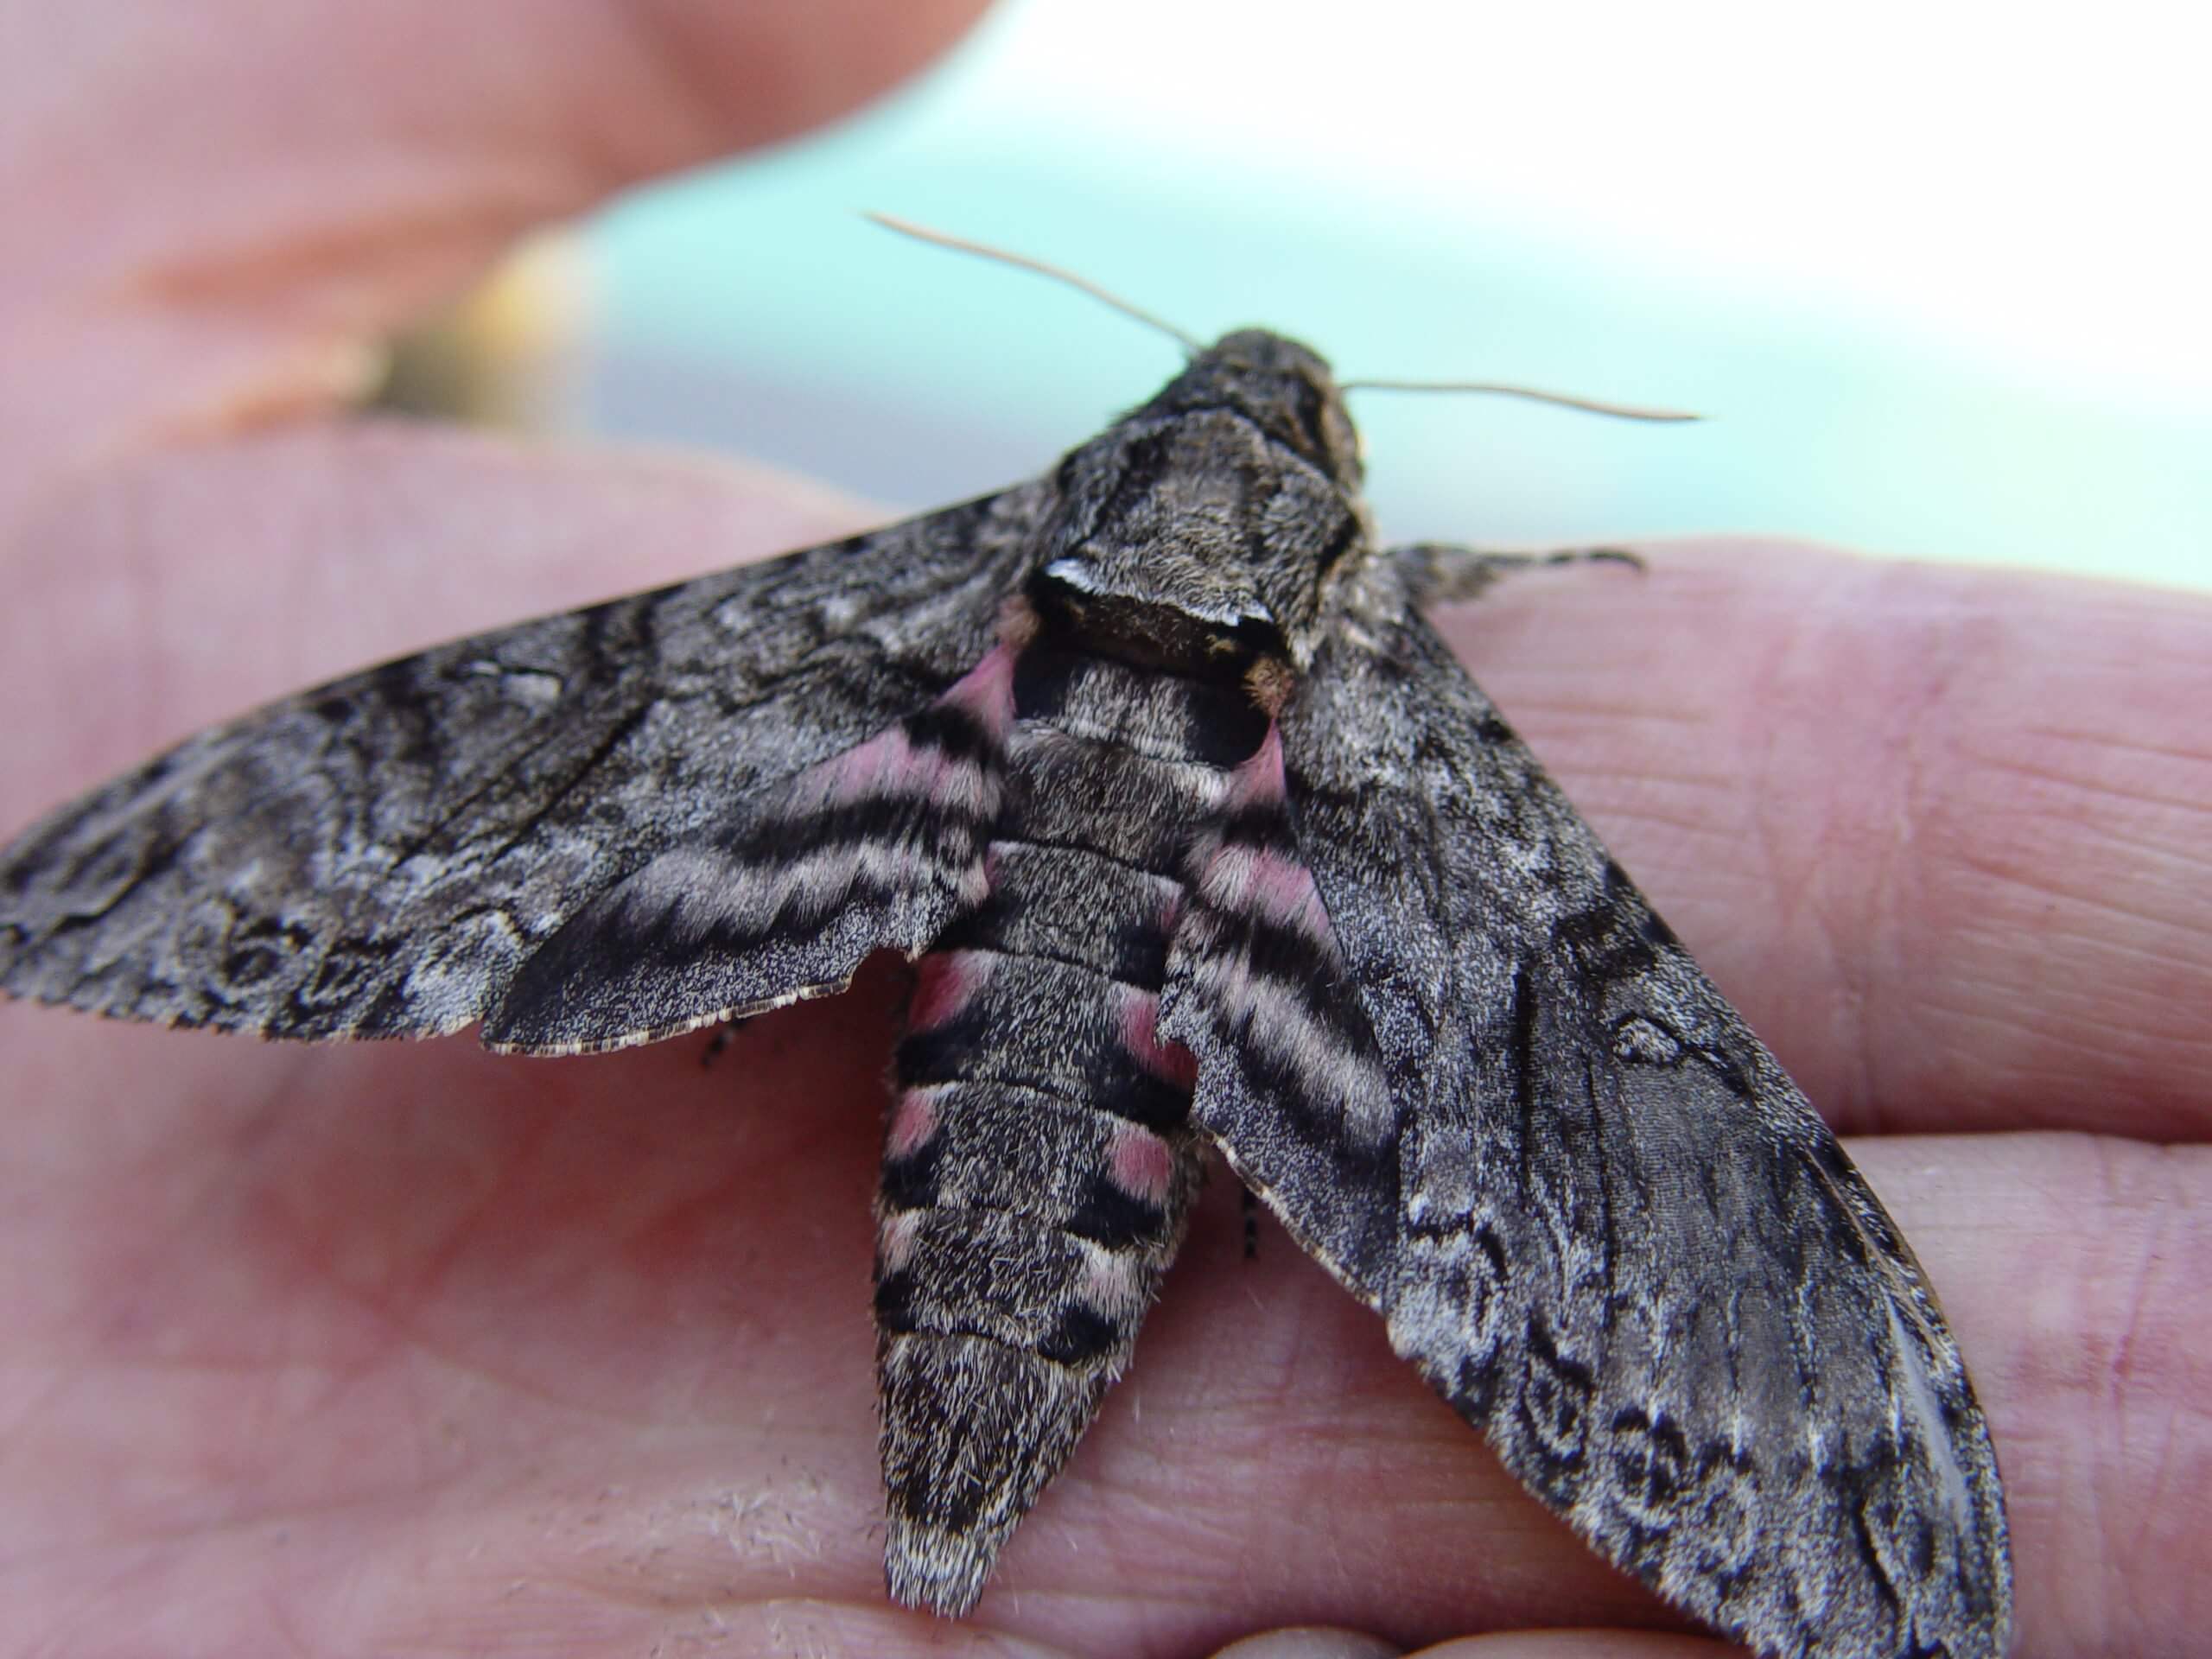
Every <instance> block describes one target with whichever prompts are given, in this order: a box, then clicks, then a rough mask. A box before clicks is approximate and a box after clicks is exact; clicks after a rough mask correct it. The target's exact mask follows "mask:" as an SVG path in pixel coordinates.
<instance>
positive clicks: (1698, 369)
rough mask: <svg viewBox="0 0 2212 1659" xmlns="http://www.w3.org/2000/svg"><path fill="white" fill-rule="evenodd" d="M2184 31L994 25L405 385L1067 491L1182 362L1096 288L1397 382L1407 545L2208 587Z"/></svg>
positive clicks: (1039, 13)
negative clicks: (1034, 263) (1433, 384)
mask: <svg viewBox="0 0 2212 1659" xmlns="http://www.w3.org/2000/svg"><path fill="white" fill-rule="evenodd" d="M2203 27H2204V25H2203V24H2202V22H2201V21H2199V20H2198V19H2197V18H2196V15H2195V14H2194V13H2192V12H2190V11H2187V10H2184V9H2181V8H2177V7H2173V6H2171V5H2170V4H2161V5H2153V4H2148V3H2142V0H2114V3H2107V4H2106V5H2103V6H2101V7H2099V8H2095V9H2093V10H2092V9H2049V10H2037V9H2026V8H2017V7H2011V6H1997V5H1978V4H1962V3H1956V4H1946V3H1942V0H1933V3H1922V4H1917V5H1897V4H1889V3H1880V0H1878V3H1872V4H1866V5H1861V6H1858V7H1853V8H1848V9H1844V10H1835V9H1825V8H1824V9H1820V10H1815V9H1812V8H1803V7H1777V6H1774V5H1772V4H1770V3H1768V4H1758V5H1751V4H1726V3H1702V0H1697V3H1672V4H1669V5H1667V6H1663V7H1659V6H1636V7H1631V6H1626V5H1613V4H1603V5H1599V4H1591V3H1580V4H1576V3H1563V4H1554V5H1548V6H1535V7H1512V8H1508V7H1501V6H1488V5H1485V6H1448V7H1447V6H1442V5H1438V4H1435V3H1433V0H1420V3H1416V0H1365V3H1363V4H1362V5H1359V6H1357V7H1351V8H1345V7H1340V6H1338V7H1326V8H1324V7H1319V6H1300V5H1292V4H1281V3H1276V4H1268V5H1262V4H1257V3H1254V4H1242V3H1225V0H1224V3H1217V4H1194V3H1192V0H1176V3H1169V0H1121V3H1118V4H1116V5H1115V6H1112V7H1102V6H1077V5H1071V4H1066V3H1053V0H1008V3H1003V4H1001V6H1000V7H999V8H998V10H996V11H995V13H994V14H993V15H992V16H990V17H989V18H988V19H987V20H986V21H985V22H984V24H983V26H982V29H981V30H980V31H979V32H978V33H977V34H976V35H972V36H971V37H970V38H969V40H968V41H966V42H965V43H964V44H963V46H962V47H961V48H958V49H957V51H956V52H955V53H954V54H953V55H952V56H951V57H950V58H948V59H947V60H944V62H943V63H942V64H941V65H940V66H939V67H938V68H937V69H936V70H935V71H934V72H932V73H931V74H930V75H928V76H927V77H925V79H923V80H921V81H919V82H918V83H915V84H913V85H912V86H909V87H908V88H906V89H905V90H904V91H902V92H900V93H899V94H898V95H896V96H895V97H893V99H889V100H887V101H886V102H884V103H882V104H880V105H876V106H875V107H874V108H873V109H871V110H868V111H864V112H863V113H861V115H860V116H858V117H856V118H853V119H850V120H849V121H847V122H846V123H844V124H842V125H841V126H840V127H838V128H836V129H834V130H830V131H828V132H825V133H823V134H820V135H818V136H816V137H810V139H808V140H806V141H804V142H803V143H798V144H795V145H792V146H790V147H788V148H786V149H782V150H780V151H776V152H771V153H766V154H763V155H760V156H753V157H751V158H748V159H746V160H744V161H742V162H736V163H733V164H731V165H729V166H727V167H723V168H716V169H714V170H711V171H708V172H703V173H701V174H698V175H694V176H691V177H689V178H685V179H683V180H679V181H674V182H672V183H671V184H668V185H664V186H662V187H660V188H655V189H653V190H651V191H649V192H645V193H641V194H637V195H635V196H634V197H632V198H631V199H628V200H625V201H623V202H621V203H619V204H618V205H616V206H615V207H613V209H612V210H611V211H609V212H607V213H604V214H603V215H601V216H600V217H599V218H598V219H596V220H594V222H592V223H590V224H588V225H586V226H581V227H579V228H577V229H576V230H575V232H569V233H564V234H563V235H561V236H558V237H554V238H547V239H545V240H544V241H543V242H541V243H539V244H537V245H533V246H531V248H528V249H525V250H524V251H523V252H522V253H521V254H520V255H518V257H517V259H516V260H515V262H514V263H513V264H512V265H511V266H510V267H509V268H508V269H507V270H505V271H504V272H502V273H501V274H500V276H499V277H498V278H496V279H495V280H494V281H493V283H491V284H489V285H488V286H487V288H486V289H485V290H484V291H483V292H482V293H480V294H479V295H477V296H473V297H472V299H471V300H470V301H469V302H467V304H465V305H464V306H463V307H462V308H460V309H459V310H458V311H456V313H455V314H454V317H453V318H451V319H449V320H448V322H447V323H446V324H445V325H443V326H442V327H440V328H439V329H437V330H435V331H432V333H431V334H429V335H427V336H426V337H425V338H424V339H423V340H417V341H416V342H414V343H412V344H411V345H410V347H409V349H408V350H407V351H406V352H404V353H403V354H402V356H401V358H400V359H399V365H398V369H397V375H396V379H395V384H394V387H393V391H392V397H393V399H394V401H396V402H399V403H402V404H410V403H411V404H420V405H427V406H435V407H441V408H454V407H462V408H467V409H472V410H474V411H475V412H477V413H479V414H480V415H483V416H486V417H488V418H496V419H501V420H504V421H507V422H509V423H516V424H522V425H525V426H531V427H536V428H540V429H555V430H565V431H582V432H589V433H593V434H599V435H609V436H613V437H616V438H620V439H625V440H631V441H645V442H680V443H683V444H688V445H706V446H713V447H717V448H727V449H732V450H738V451H742V452H744V453H746V454H751V455H753V456H757V457H760V458H763V459H766V460H768V461H775V462H779V463H781V464H783V465H785V466H788V467H791V468H794V469H796V470H799V471H803V472H805V473H808V474H813V475H815V476H817V477H819V478H822V479H823V480H828V481H829V482H831V483H833V484H836V485H838V486H842V487H843V488H845V489H847V490H849V491H851V492H853V493H857V494H860V495H862V496H866V497H870V498H873V499H875V500H877V501H880V503H882V504H883V505H885V506H886V507H887V509H891V510H893V511H899V510H906V509H920V508H925V507H929V506H933V505H944V504H946V503H950V502H951V501H953V500H956V499H961V498H963V497H965V496H969V495H972V494H976V493H981V492H982V491H984V490H987V489H990V488H993V487H995V486H999V485H1002V484H1005V483H1007V482H1009V481H1011V480H1014V479H1017V478H1020V477H1023V476H1026V475H1028V474H1033V473H1036V472H1038V471H1039V470H1041V469H1042V468H1044V467H1046V466H1047V465H1049V464H1050V462H1051V461H1052V458H1053V457H1055V456H1056V455H1058V454H1059V453H1060V452H1061V451H1062V450H1064V449H1065V448H1068V447H1070V446H1071V444H1073V443H1075V442H1079V441H1080V440H1081V439H1083V438H1084V437H1086V436H1088V435H1090V434H1091V433H1092V432H1094V431H1096V429H1098V427H1099V426H1100V425H1102V424H1103V423H1104V422H1105V421H1106V420H1107V419H1108V418H1109V417H1110V416H1113V415H1114V414H1115V413H1116V412H1117V411H1119V410H1122V409H1125V408H1127V407H1128V406H1129V405H1131V404H1135V403H1138V402H1141V400H1142V399H1143V398H1145V397H1147V396H1148V395H1149V394H1150V393H1151V392H1152V391H1154V389H1156V387H1157V386H1158V385H1159V384H1160V383H1161V382H1162V381H1164V380H1165V379H1166V378H1167V377H1168V376H1169V375H1170V374H1171V373H1172V372H1173V371H1174V369H1175V367H1176V365H1177V363H1178V361H1179V358H1178V353H1177V348H1176V347H1175V346H1174V345H1173V342H1172V341H1170V340H1166V339H1165V338H1164V337H1161V336H1158V335H1155V334H1151V333H1149V332H1147V330H1145V329H1143V328H1141V327H1138V326H1137V325H1135V324H1134V323H1132V322H1130V321H1128V320H1126V319H1124V318H1122V317H1121V316H1118V315H1115V314H1114V313H1112V312H1111V311H1109V310H1108V309H1106V308H1103V307H1101V306H1099V305H1096V303H1093V302H1090V301H1087V300H1085V299H1084V297H1082V296H1080V295H1077V294H1076V293H1073V292H1071V291H1070V290H1068V289H1063V288H1060V287H1058V286H1057V285H1054V284H1052V283H1046V282H1044V281H1042V280H1039V278H1037V277H1030V276H1026V275H1024V274H1022V273H1020V272H1017V271H1014V270H1007V269H1004V268H1001V267H997V266H994V265H990V264H984V263H982V262H979V261H976V260H974V259H969V258H963V257H959V256H957V255H953V254H950V253H945V252H940V251H935V250H932V249H930V248H926V247H923V246H921V245H917V244H914V243H911V242H908V241H906V240H904V239H901V238H897V237H894V236H893V235H891V234H889V233H887V232H884V231H881V230H879V229H876V228H874V227H873V226H868V225H867V224H865V223H863V222H862V221H861V219H860V218H859V216H858V215H859V212H860V210H861V209H863V208H876V209H880V210H883V211H886V212H889V213H898V214H901V215H904V216H906V217H909V218H912V219H920V220H923V221H925V222H926V223H929V224H931V225H935V226H940V227H942V228H944V229H947V230H950V231H953V232H957V233H959V234H962V235H963V236H968V237H972V238H980V239H983V240H987V241H991V242H995V243H998V244H1001V245H1004V246H1006V247H1008V248H1011V249H1014V250H1017V251H1022V252H1025V253H1028V254H1033V255H1035V256H1037V257H1042V258H1045V259H1047V260H1051V261H1053V262H1055V263H1058V264H1064V265H1067V266H1071V267H1072V268H1074V269H1075V270H1079V271H1081V272H1082V273H1084V275H1085V276H1087V277H1090V279H1092V280H1093V281H1095V282H1097V283H1101V284H1103V285H1104V286H1106V287H1108V288H1109V289H1114V290H1116V291H1117V292H1119V293H1122V294H1124V295H1126V296H1128V297H1129V298H1130V299H1131V300H1133V301H1134V302H1136V303H1137V304H1139V305H1141V306H1143V307H1145V308H1148V309H1151V310H1153V311H1154V312H1157V313H1160V314H1161V315H1166V316H1167V317H1169V318H1171V319H1172V320H1173V321H1175V322H1177V323H1178V324H1179V326H1181V327H1184V328H1185V329H1187V330H1189V331H1191V332H1192V333H1194V334H1201V335H1207V336H1211V335H1212V334H1216V333H1218V332H1220V331H1223V330H1224V329H1226V328H1229V327H1235V326H1237V325H1241V324H1245V323H1262V324H1266V325H1268V326H1270V327H1276V328H1279V329H1281V330H1282V331H1283V332H1285V333H1288V334H1294V335H1296V336H1297V337H1299V338H1300V339H1303V340H1306V342H1307V343H1308V344H1310V345H1312V346H1315V347H1316V348H1317V349H1319V351H1321V352H1322V353H1323V354H1324V355H1325V356H1327V357H1329V358H1330V359H1332V361H1333V362H1334V364H1335V365H1336V366H1337V369H1338V372H1339V374H1340V375H1344V376H1347V377H1351V376H1360V377H1367V376H1373V377H1386V376H1387V377H1432V378H1484V379H1506V380H1516V381H1522V382H1527V383H1530V384H1534V385H1541V386H1546V387H1550V388H1555V389H1558V390H1561V391H1572V392H1578V393H1582V394H1586V395H1590V396H1595V397H1609V398H1615V399H1620V400H1624V401H1629V402H1642V403H1650V404H1669V405H1674V406H1678V407H1686V408H1690V409H1694V410H1701V411H1704V412H1706V413H1707V414H1709V415H1710V416H1712V417H1713V418H1712V419H1711V420H1709V421H1707V422H1706V423H1702V424H1700V425H1697V426H1691V427H1643V426H1635V425H1629V424H1624V423H1618V422H1611V421H1605V420H1600V419H1595V418H1592V417H1589V416H1576V415H1573V414H1568V413H1564V412H1560V411H1557V410H1548V409H1541V408H1536V407H1533V406H1530V405H1528V404H1516V403H1512V402H1508V401H1502V400H1497V399H1487V398H1478V397H1451V396H1413V395H1408V394H1400V393H1389V392H1372V393H1363V394H1359V395H1357V398H1356V401H1355V403H1354V413H1355V416H1357V419H1358V420H1359V422H1360V423H1361V425H1362V427H1363V429H1364V431H1365V432H1366V435H1367V440H1368V449H1369V459H1370V479H1369V482H1370V498H1371V499H1372V500H1373V501H1374V504H1375V506H1376V512H1377V515H1378V518H1380V521H1381V524H1382V527H1383V531H1384V533H1385V535H1386V537H1388V538H1389V539H1392V540H1405V539H1413V538H1417V537H1434V538H1441V539H1456V540H1464V541H1471V542H1477V543H1485V544H1497V545H1562V544H1571V543H1584V542H1588V541H1592V540H1602V539H1607V538H1614V537H1648V536H1652V535H1659V534H1669V533H1687V532H1702V531H1749V532H1762V533H1777V534H1783V535H1789V536H1794V537H1813V538H1817V539H1821V540H1826V541H1829V542H1835V543H1846V544H1848V545H1850V546H1853V547H1856V548H1859V549H1863V550H1868V551H1872V552H1879V553H1887V554H1892V555H1899V556H1915V557H1927V558H1941V559H1955V560H1971V561H1976V562H1984V563H2012V564H2024V565H2036V566H2041V567H2045V568H2056V569H2072V570H2078V571H2083V572H2088V573H2094V574H2097V575H2109V576H2118V577H2125V578H2132V579H2137V580H2143V581H2150V582H2168V583H2183V584H2189V585H2192V586H2212V321H2208V315H2207V303H2206V301H2207V296H2208V294H2212V251H2208V238H2212V231H2208V227H2207V224H2206V220H2207V217H2208V216H2207V213H2206V211H2205V199H2206V181H2205V177H2204V175H2205V173H2206V170H2207V162H2208V158H2212V117H2208V114H2207V112H2206V111H2207V107H2208V100H2207V98H2206V96H2205V94H2204V92H2203V91H2202V86H2201V85H2200V82H2201V78H2202V65H2203V63H2204V62H2205V61H2206V55H2205V50H2204V47H2205V42H2204V41H2203V40H2202V38H2201V37H2199V36H2198V35H2196V31H2198V30H2200V29H2202V28H2203Z"/></svg>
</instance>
